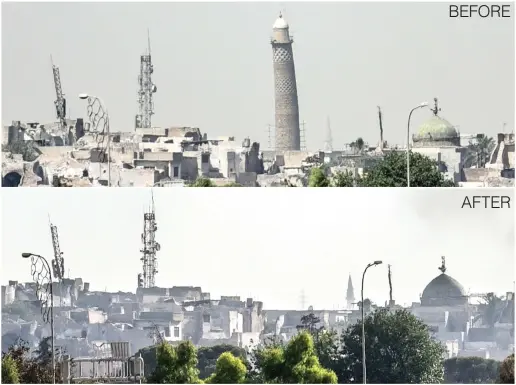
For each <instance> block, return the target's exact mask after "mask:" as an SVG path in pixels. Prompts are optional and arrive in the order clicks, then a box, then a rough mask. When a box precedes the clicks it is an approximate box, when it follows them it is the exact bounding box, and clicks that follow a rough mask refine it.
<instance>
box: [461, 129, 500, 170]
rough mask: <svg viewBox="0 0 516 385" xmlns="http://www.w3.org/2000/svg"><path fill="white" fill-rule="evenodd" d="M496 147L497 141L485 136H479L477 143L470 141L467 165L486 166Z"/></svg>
mask: <svg viewBox="0 0 516 385" xmlns="http://www.w3.org/2000/svg"><path fill="white" fill-rule="evenodd" d="M495 147H496V143H495V141H494V139H493V138H489V137H487V136H484V137H482V138H479V139H478V140H477V141H476V143H473V142H469V145H468V147H467V152H466V160H465V166H466V167H472V166H475V167H478V168H483V167H485V165H486V163H488V162H489V156H490V155H491V153H492V152H493V150H494V148H495Z"/></svg>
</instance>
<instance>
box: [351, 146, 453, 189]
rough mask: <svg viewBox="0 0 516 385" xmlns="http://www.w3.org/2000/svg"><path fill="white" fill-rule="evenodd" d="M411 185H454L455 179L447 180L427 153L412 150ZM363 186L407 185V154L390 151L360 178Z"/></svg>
mask: <svg viewBox="0 0 516 385" xmlns="http://www.w3.org/2000/svg"><path fill="white" fill-rule="evenodd" d="M409 156H410V186H411V187H453V186H455V184H454V182H453V181H450V180H446V179H445V178H444V175H443V174H442V173H441V172H440V171H439V170H438V168H437V166H438V163H437V162H436V161H434V160H432V159H430V158H428V157H427V156H425V155H422V154H419V153H417V152H412V151H411V152H410V155H409ZM359 184H360V186H362V187H406V186H407V154H406V153H402V152H390V153H389V154H387V155H385V157H384V158H383V160H382V161H380V162H378V163H376V164H375V165H374V166H373V167H372V168H371V169H370V170H368V171H367V173H366V175H364V177H363V178H362V179H361V180H360V182H359Z"/></svg>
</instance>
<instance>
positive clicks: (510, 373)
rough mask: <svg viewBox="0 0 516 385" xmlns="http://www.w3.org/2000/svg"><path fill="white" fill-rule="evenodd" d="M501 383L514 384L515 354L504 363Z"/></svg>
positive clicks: (501, 366)
mask: <svg viewBox="0 0 516 385" xmlns="http://www.w3.org/2000/svg"><path fill="white" fill-rule="evenodd" d="M499 383H502V384H514V353H513V354H511V355H510V356H509V357H507V358H506V359H505V360H503V361H502V363H501V365H500V378H499Z"/></svg>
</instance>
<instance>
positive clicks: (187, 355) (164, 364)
mask: <svg viewBox="0 0 516 385" xmlns="http://www.w3.org/2000/svg"><path fill="white" fill-rule="evenodd" d="M156 361H157V365H156V369H155V370H154V372H153V373H152V374H151V375H150V376H149V378H148V380H149V382H151V383H154V384H170V383H172V384H199V383H201V380H200V379H199V370H198V369H197V353H196V351H195V347H194V346H193V344H192V343H191V342H190V341H184V342H181V343H180V344H179V345H177V346H172V345H170V344H169V343H168V342H162V343H161V344H159V345H158V348H157V351H156Z"/></svg>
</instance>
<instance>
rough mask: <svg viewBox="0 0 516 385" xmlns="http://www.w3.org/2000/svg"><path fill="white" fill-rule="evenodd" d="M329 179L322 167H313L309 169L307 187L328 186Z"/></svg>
mask: <svg viewBox="0 0 516 385" xmlns="http://www.w3.org/2000/svg"><path fill="white" fill-rule="evenodd" d="M329 186H330V180H329V179H328V178H327V177H326V174H325V172H324V169H323V168H322V167H314V168H312V169H311V170H310V178H309V179H308V187H329Z"/></svg>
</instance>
